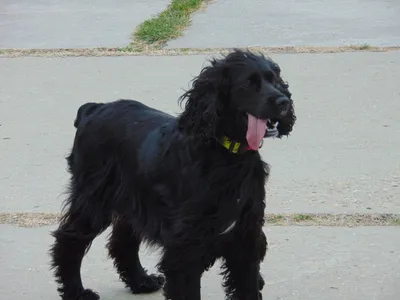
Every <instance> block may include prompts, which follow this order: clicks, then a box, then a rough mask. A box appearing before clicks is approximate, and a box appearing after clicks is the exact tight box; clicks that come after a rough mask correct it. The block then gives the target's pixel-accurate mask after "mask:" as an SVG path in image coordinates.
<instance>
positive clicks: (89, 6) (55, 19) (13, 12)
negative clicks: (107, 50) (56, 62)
mask: <svg viewBox="0 0 400 300" xmlns="http://www.w3.org/2000/svg"><path fill="white" fill-rule="evenodd" d="M168 3H169V1H168V0H152V1H146V0H134V1H132V0H114V1H106V0H96V1H93V0H92V1H79V0H69V1H60V0H58V1H52V0H35V1H30V0H19V1H14V0H0V48H83V47H124V46H126V45H128V44H129V43H130V42H131V35H132V33H133V32H134V31H135V28H136V26H138V25H139V24H140V23H142V22H143V21H145V20H147V19H149V18H151V17H152V16H154V15H156V14H157V13H159V12H161V11H162V10H164V9H165V7H167V5H168Z"/></svg>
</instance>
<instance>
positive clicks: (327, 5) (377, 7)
mask: <svg viewBox="0 0 400 300" xmlns="http://www.w3.org/2000/svg"><path fill="white" fill-rule="evenodd" d="M399 15H400V2H399V1H397V0H386V1H380V0H364V1H360V0H336V1H331V0H303V1H297V0H281V1H272V0H268V1H265V0H225V1H211V2H210V3H209V5H208V7H207V8H206V9H204V10H201V11H199V12H197V13H195V14H194V16H193V18H192V25H191V26H190V27H189V28H187V30H186V31H185V34H184V36H183V37H181V38H178V39H176V40H172V41H170V42H169V43H168V47H169V48H207V47H248V46H340V45H348V44H364V43H367V44H369V45H373V46H399V45H400V19H399V18H398V16H399Z"/></svg>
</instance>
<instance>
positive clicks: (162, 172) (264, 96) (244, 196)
mask: <svg viewBox="0 0 400 300" xmlns="http://www.w3.org/2000/svg"><path fill="white" fill-rule="evenodd" d="M280 73H281V71H280V68H279V66H278V65H277V64H276V63H274V62H273V61H272V60H270V59H267V58H265V57H264V56H263V55H261V54H260V55H259V54H254V53H251V52H248V51H240V50H235V51H233V52H232V53H230V54H229V55H227V56H225V57H223V58H221V59H214V60H212V61H211V65H210V66H207V67H205V68H204V69H203V70H202V71H201V73H200V75H199V76H198V77H197V78H195V80H194V81H193V85H192V88H191V89H190V90H189V91H187V92H186V93H185V94H184V95H183V96H182V97H181V99H180V100H181V101H183V100H187V101H186V104H185V109H184V111H183V113H182V114H181V115H180V116H179V117H177V118H175V117H173V116H170V115H168V114H165V113H163V112H161V111H158V110H155V109H152V108H150V107H148V106H145V105H143V104H141V103H140V102H136V101H133V100H118V101H115V102H111V103H107V104H102V103H86V104H85V105H83V106H81V107H80V108H79V110H78V115H77V118H76V120H75V127H76V128H77V132H76V136H75V140H74V144H73V148H72V151H71V154H70V155H69V157H68V158H67V160H68V165H69V172H70V173H71V182H70V191H69V198H68V199H67V201H66V208H67V210H66V212H65V213H64V214H63V216H62V219H61V223H60V226H59V228H58V229H57V230H56V231H54V232H53V235H54V237H55V238H56V240H55V243H54V245H53V246H52V249H51V254H52V267H53V268H54V269H55V276H56V278H57V282H58V283H59V285H60V286H59V289H58V291H59V293H60V295H61V297H62V299H65V300H66V299H68V300H78V299H79V300H83V299H84V300H90V299H99V296H98V295H97V294H96V293H95V292H93V291H91V290H89V289H84V287H83V285H82V281H81V275H80V268H81V261H82V258H83V256H84V254H85V253H86V251H88V249H89V247H90V245H91V242H92V241H93V239H94V238H95V237H96V236H97V235H99V234H100V233H101V232H103V231H104V230H105V229H106V228H107V227H108V226H109V225H112V226H113V230H112V234H111V236H110V239H109V243H108V249H109V253H110V256H111V257H112V258H113V260H114V264H115V267H116V269H117V271H118V273H119V275H120V278H121V280H122V281H123V282H124V283H125V284H126V286H127V287H128V288H129V289H130V290H131V292H132V293H149V292H154V291H156V290H158V289H160V288H161V287H162V286H163V285H164V281H165V285H164V294H165V297H166V299H171V300H189V299H190V300H199V299H200V279H201V276H202V274H203V272H204V271H205V270H207V269H208V268H210V267H211V266H212V265H213V264H214V262H215V261H216V259H218V258H221V259H223V276H224V287H225V291H226V294H227V298H228V299H238V300H242V299H243V300H244V299H248V300H252V299H260V298H261V293H260V291H261V289H262V287H263V285H264V281H263V279H262V277H261V275H260V262H261V261H262V260H263V258H264V255H265V253H266V249H267V240H266V237H265V235H264V233H263V231H262V227H263V224H264V208H265V202H264V197H265V189H264V186H265V183H266V180H267V178H268V174H269V168H268V165H267V164H266V163H264V162H263V161H262V160H261V157H260V154H259V153H258V151H257V150H258V149H259V146H260V144H261V142H262V140H263V138H264V137H269V136H276V137H281V136H284V135H288V134H289V133H290V132H291V131H292V127H293V125H294V123H295V120H296V117H295V114H294V109H293V103H292V100H291V94H290V92H289V90H288V85H287V84H286V83H285V82H284V81H283V80H282V78H281V74H280ZM141 242H147V243H149V244H151V245H154V246H162V249H163V255H162V258H161V260H160V262H159V264H158V267H159V270H160V271H161V272H162V273H163V275H164V276H165V279H164V277H163V276H161V275H149V274H147V273H146V271H145V270H144V269H143V267H142V265H141V263H140V261H139V257H138V250H139V245H140V244H141Z"/></svg>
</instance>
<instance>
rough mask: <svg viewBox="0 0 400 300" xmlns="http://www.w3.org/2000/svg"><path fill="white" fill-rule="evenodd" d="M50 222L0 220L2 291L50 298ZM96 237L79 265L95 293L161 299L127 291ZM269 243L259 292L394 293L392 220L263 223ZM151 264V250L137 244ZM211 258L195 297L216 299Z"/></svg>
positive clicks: (385, 299)
mask: <svg viewBox="0 0 400 300" xmlns="http://www.w3.org/2000/svg"><path fill="white" fill-rule="evenodd" d="M51 229H54V227H44V228H35V229H26V228H25V229H24V228H16V227H11V226H9V225H0V231H1V235H0V269H1V273H0V274H1V275H0V276H1V278H0V279H1V280H0V294H1V295H2V299H16V298H17V299H29V300H31V299H35V300H36V299H37V300H39V299H42V300H50V299H58V298H57V294H56V284H55V283H54V279H53V277H52V273H51V272H50V271H49V256H48V254H47V252H48V249H49V247H50V244H51V243H52V242H53V239H52V238H51V237H50V235H49V231H50V230H51ZM107 233H108V232H106V233H105V234H103V235H102V236H100V237H99V238H97V239H96V240H95V241H94V243H93V246H92V248H91V250H90V251H89V253H88V255H87V256H86V257H85V258H84V261H83V266H82V274H83V276H82V277H83V278H82V279H83V282H84V285H85V286H86V287H88V288H92V289H94V290H96V291H97V292H99V293H100V296H101V299H102V300H111V299H113V300H114V299H120V300H128V299H160V300H161V299H163V297H162V295H161V293H155V294H150V295H147V296H132V295H131V294H129V293H128V292H127V290H126V289H125V288H124V285H123V284H122V283H121V282H120V281H119V279H118V276H117V274H116V272H115V270H114V268H113V266H112V261H111V260H109V259H107V251H106V249H105V243H106V240H105V237H106V234H107ZM266 234H267V236H268V240H269V243H270V251H269V252H268V254H267V259H266V261H265V262H264V263H263V265H262V273H263V275H264V276H265V277H266V286H265V288H264V291H263V298H264V300H277V299H285V300H299V299H308V300H321V299H324V300H337V299H341V300H360V299H368V300H398V295H399V294H400V287H399V285H398V282H399V280H400V269H399V265H400V250H399V249H400V235H399V229H398V228H396V227H392V228H390V227H380V228H379V227H364V228H353V229H350V228H316V227H286V228H285V227H271V228H268V229H266ZM141 259H142V261H143V265H144V266H145V267H146V268H148V269H149V270H150V271H151V272H153V271H154V269H155V268H154V266H155V265H156V263H157V261H158V259H159V252H158V251H156V252H152V251H150V250H149V249H145V248H143V249H142V252H141ZM219 266H220V264H219V263H217V264H216V265H215V266H214V267H213V268H212V269H211V270H210V271H209V272H207V273H205V275H204V277H203V280H202V297H203V299H223V290H222V287H221V277H220V276H219V275H218V272H219V270H220V269H219Z"/></svg>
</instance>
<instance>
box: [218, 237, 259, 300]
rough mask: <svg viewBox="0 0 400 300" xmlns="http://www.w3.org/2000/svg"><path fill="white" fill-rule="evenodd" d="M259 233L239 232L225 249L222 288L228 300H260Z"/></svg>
mask: <svg viewBox="0 0 400 300" xmlns="http://www.w3.org/2000/svg"><path fill="white" fill-rule="evenodd" d="M260 237H261V234H260V232H254V231H252V232H239V234H238V237H237V239H235V240H234V242H232V243H230V244H229V246H228V247H227V248H226V251H225V254H224V259H225V263H224V265H223V268H224V269H225V270H224V272H223V275H224V287H225V291H226V294H227V299H229V300H260V299H261V298H262V296H261V292H260V290H261V288H262V286H260V285H263V280H262V278H260V262H261V257H260V256H261V254H262V253H260V252H261V251H260V247H262V240H261V238H260Z"/></svg>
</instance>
